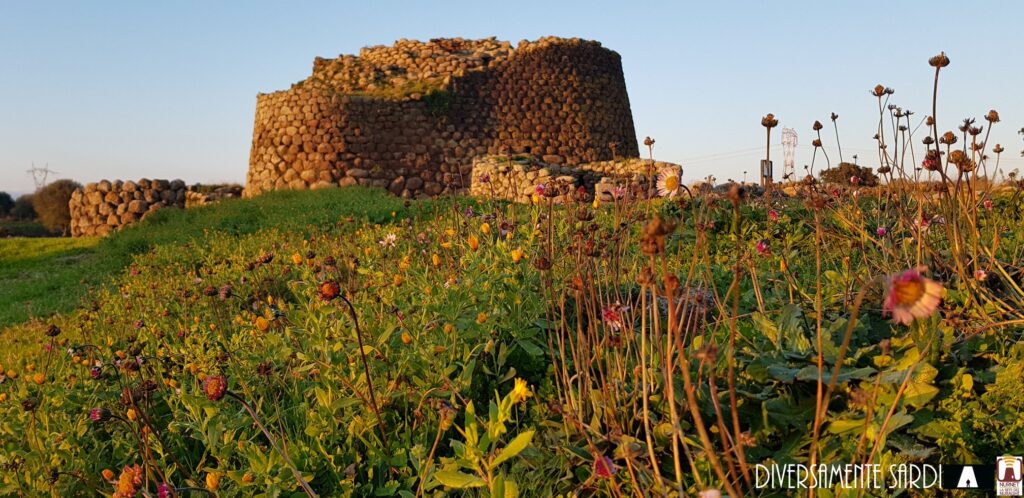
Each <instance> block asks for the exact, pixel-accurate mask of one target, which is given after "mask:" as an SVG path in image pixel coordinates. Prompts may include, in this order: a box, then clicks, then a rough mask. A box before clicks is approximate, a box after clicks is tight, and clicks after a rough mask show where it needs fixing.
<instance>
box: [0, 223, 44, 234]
mask: <svg viewBox="0 0 1024 498" xmlns="http://www.w3.org/2000/svg"><path fill="white" fill-rule="evenodd" d="M52 235H54V234H53V233H51V232H50V231H49V230H47V229H46V227H44V226H43V225H40V224H39V223H38V222H36V221H31V220H0V237H49V236H52Z"/></svg>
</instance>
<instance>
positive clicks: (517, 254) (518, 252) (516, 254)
mask: <svg viewBox="0 0 1024 498" xmlns="http://www.w3.org/2000/svg"><path fill="white" fill-rule="evenodd" d="M524 256H526V253H525V252H523V250H522V249H518V248H517V249H513V250H512V262H513V263H518V262H519V261H521V260H522V259H523V257H524Z"/></svg>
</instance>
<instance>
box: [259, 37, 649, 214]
mask: <svg viewBox="0 0 1024 498" xmlns="http://www.w3.org/2000/svg"><path fill="white" fill-rule="evenodd" d="M610 143H616V144H618V154H619V156H626V157H636V156H637V153H638V150H637V145H636V138H635V132H634V128H633V118H632V114H631V113H630V110H629V98H628V96H627V94H626V87H625V81H624V79H623V75H622V65H621V60H620V57H619V55H618V54H617V53H615V52H613V51H610V50H607V49H605V48H603V47H601V45H600V44H599V43H597V42H592V41H584V40H579V39H561V38H543V39H541V40H538V41H535V42H526V41H523V42H520V44H519V45H518V46H517V47H515V48H512V46H511V44H510V43H508V42H501V41H497V40H494V39H493V38H492V39H487V40H463V39H459V38H455V39H438V40H431V41H430V42H418V41H409V40H399V41H398V42H397V43H396V44H395V45H393V46H390V47H372V48H367V49H364V50H363V51H361V52H360V55H359V56H358V57H356V56H342V57H339V58H337V59H330V60H327V59H317V60H316V62H315V63H314V68H313V75H312V76H310V77H309V78H307V79H306V80H304V81H303V82H300V83H298V84H296V85H293V86H292V88H291V89H289V90H286V91H281V92H276V93H272V94H262V95H259V96H258V97H257V103H256V118H255V126H254V129H253V144H252V150H251V153H250V159H249V173H248V176H247V179H246V188H245V195H247V196H251V195H256V194H259V193H261V192H265V191H268V190H274V189H307V188H324V187H331V186H335V185H341V186H344V185H350V184H363V185H375V186H379V187H383V188H387V189H389V190H391V191H392V192H394V193H395V194H398V195H402V196H405V197H430V196H436V195H439V194H443V193H448V192H458V191H462V190H464V189H466V188H468V186H469V177H470V174H471V169H472V164H473V160H474V158H476V157H479V156H483V155H487V154H501V153H512V154H515V153H526V154H532V155H536V156H538V157H541V158H542V159H543V160H544V161H545V162H547V163H551V164H562V165H576V164H582V163H587V162H595V161H601V160H608V159H611V157H612V156H611V154H612V152H611V149H610V148H609V147H608V146H609V144H610Z"/></svg>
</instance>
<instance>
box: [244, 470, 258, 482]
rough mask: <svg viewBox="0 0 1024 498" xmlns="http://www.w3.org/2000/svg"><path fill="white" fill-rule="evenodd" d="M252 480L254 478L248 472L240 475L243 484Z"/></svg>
mask: <svg viewBox="0 0 1024 498" xmlns="http://www.w3.org/2000/svg"><path fill="white" fill-rule="evenodd" d="M254 480H255V478H254V477H253V476H252V474H251V473H249V472H246V473H245V475H243V476H242V482H244V483H245V484H252V482H253V481H254Z"/></svg>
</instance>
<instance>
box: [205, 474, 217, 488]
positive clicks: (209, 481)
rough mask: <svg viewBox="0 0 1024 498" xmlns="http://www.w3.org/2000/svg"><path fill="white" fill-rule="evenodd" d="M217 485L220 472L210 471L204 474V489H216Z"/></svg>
mask: <svg viewBox="0 0 1024 498" xmlns="http://www.w3.org/2000/svg"><path fill="white" fill-rule="evenodd" d="M219 487H220V473H219V472H210V473H209V474H206V489H209V490H210V491H217V488H219Z"/></svg>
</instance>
